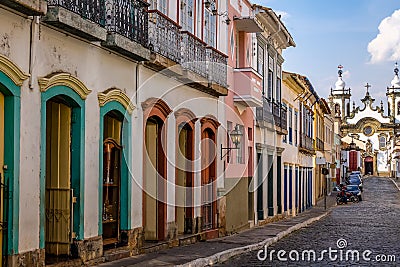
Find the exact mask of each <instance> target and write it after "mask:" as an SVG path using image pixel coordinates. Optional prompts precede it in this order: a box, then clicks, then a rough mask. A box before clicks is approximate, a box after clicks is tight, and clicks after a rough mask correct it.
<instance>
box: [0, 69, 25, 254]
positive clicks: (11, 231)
mask: <svg viewBox="0 0 400 267" xmlns="http://www.w3.org/2000/svg"><path fill="white" fill-rule="evenodd" d="M0 92H1V93H3V94H4V106H5V107H4V109H5V110H4V111H5V112H4V165H7V167H8V169H7V170H6V171H4V180H5V184H6V185H7V187H8V188H6V189H8V191H9V198H8V201H6V202H5V204H6V205H7V208H5V209H4V212H5V213H4V217H5V218H7V222H8V224H7V227H8V228H7V247H3V251H5V252H6V254H7V255H14V254H18V242H19V193H20V192H19V189H20V188H19V175H20V166H19V163H20V132H21V131H20V129H21V98H20V96H21V95H20V92H21V88H20V87H19V86H17V85H16V84H15V83H14V82H13V81H12V80H11V79H10V78H9V77H8V76H7V75H5V74H4V73H3V72H0ZM1 167H2V166H1ZM7 213H8V214H7ZM4 246H6V244H4Z"/></svg>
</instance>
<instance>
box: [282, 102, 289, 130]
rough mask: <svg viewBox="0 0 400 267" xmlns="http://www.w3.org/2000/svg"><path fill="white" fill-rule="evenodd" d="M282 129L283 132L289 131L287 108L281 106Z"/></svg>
mask: <svg viewBox="0 0 400 267" xmlns="http://www.w3.org/2000/svg"><path fill="white" fill-rule="evenodd" d="M281 128H282V129H283V130H287V129H288V123H287V107H285V106H283V105H281Z"/></svg>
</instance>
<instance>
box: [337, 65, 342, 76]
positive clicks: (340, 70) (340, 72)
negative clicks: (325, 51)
mask: <svg viewBox="0 0 400 267" xmlns="http://www.w3.org/2000/svg"><path fill="white" fill-rule="evenodd" d="M338 69H339V70H338V74H339V77H342V74H343V71H342V69H343V66H342V65H339V66H338Z"/></svg>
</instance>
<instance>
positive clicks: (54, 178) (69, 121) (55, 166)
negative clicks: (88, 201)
mask: <svg viewBox="0 0 400 267" xmlns="http://www.w3.org/2000/svg"><path fill="white" fill-rule="evenodd" d="M45 105H46V108H45V151H46V152H45V154H46V157H45V188H46V189H45V215H46V218H45V251H46V262H47V263H51V262H52V259H53V258H54V257H60V256H69V255H71V244H72V240H73V238H76V235H77V232H78V231H77V230H78V229H77V228H78V225H79V224H80V221H79V220H80V216H79V213H76V214H75V212H74V209H76V210H77V211H79V209H80V206H79V203H77V202H76V200H77V198H78V196H79V189H78V188H79V187H80V179H79V178H80V165H81V160H80V149H79V148H80V138H81V136H80V135H81V125H80V122H81V119H82V118H81V116H80V115H81V112H80V111H81V108H80V106H79V105H78V104H77V103H76V102H75V101H74V100H73V99H72V98H70V97H68V96H66V95H56V96H53V97H51V98H50V99H48V100H47V101H46V103H45ZM74 190H75V192H74ZM75 204H76V205H75ZM76 215H78V216H76ZM75 216H76V217H77V218H74V217H75Z"/></svg>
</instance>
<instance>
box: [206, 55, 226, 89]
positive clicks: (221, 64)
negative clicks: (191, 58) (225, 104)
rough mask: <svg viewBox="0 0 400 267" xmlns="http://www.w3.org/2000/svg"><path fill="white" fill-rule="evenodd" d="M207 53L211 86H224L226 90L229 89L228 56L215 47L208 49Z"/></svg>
mask: <svg viewBox="0 0 400 267" xmlns="http://www.w3.org/2000/svg"><path fill="white" fill-rule="evenodd" d="M206 52H207V54H206V59H207V74H208V81H209V82H210V83H211V84H213V83H215V84H217V85H219V86H222V87H224V88H225V90H226V88H227V87H228V84H227V74H228V73H227V72H228V70H227V64H228V56H227V55H225V54H223V53H221V52H220V51H218V50H217V49H215V48H213V47H207V48H206ZM226 93H227V92H226Z"/></svg>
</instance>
